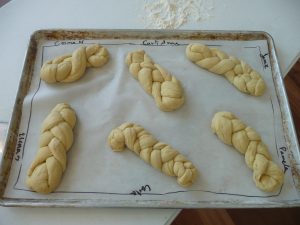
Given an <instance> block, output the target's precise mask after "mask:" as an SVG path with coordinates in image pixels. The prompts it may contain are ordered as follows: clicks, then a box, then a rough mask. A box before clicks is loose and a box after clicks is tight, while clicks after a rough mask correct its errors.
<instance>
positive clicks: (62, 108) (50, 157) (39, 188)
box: [26, 103, 76, 194]
mask: <svg viewBox="0 0 300 225" xmlns="http://www.w3.org/2000/svg"><path fill="white" fill-rule="evenodd" d="M75 123H76V115H75V112H74V111H73V109H72V108H71V107H70V106H69V105H68V104H65V103H60V104H58V105H56V106H55V107H54V108H53V110H52V111H51V112H50V114H49V115H48V116H47V118H46V119H45V120H44V122H43V124H42V134H41V137H40V144H39V145H40V147H39V150H38V152H37V154H36V156H35V159H34V160H33V162H32V163H31V165H30V167H29V170H28V173H27V180H26V183H27V186H28V187H30V188H31V189H32V190H34V191H36V192H39V193H44V194H46V193H50V192H52V191H54V190H55V189H56V187H57V186H58V185H59V183H60V180H61V177H62V174H63V172H64V171H65V169H66V164H67V151H68V150H69V149H70V148H71V146H72V143H73V131H72V129H73V128H74V126H75Z"/></svg>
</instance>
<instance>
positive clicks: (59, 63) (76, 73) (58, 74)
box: [41, 44, 109, 83]
mask: <svg viewBox="0 0 300 225" xmlns="http://www.w3.org/2000/svg"><path fill="white" fill-rule="evenodd" d="M108 60H109V53H108V51H107V49H106V48H105V47H102V46H101V45H99V44H94V45H89V46H81V47H79V48H78V49H76V50H75V51H74V52H73V54H72V55H70V54H68V55H63V56H58V57H56V58H55V59H53V60H50V61H47V62H46V63H44V65H43V66H42V69H41V79H42V80H43V81H45V82H47V83H56V82H63V83H69V82H73V81H76V80H78V79H80V78H81V77H82V76H83V74H84V73H85V70H86V68H88V67H101V66H103V65H104V64H106V63H107V62H108Z"/></svg>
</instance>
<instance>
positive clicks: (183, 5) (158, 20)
mask: <svg viewBox="0 0 300 225" xmlns="http://www.w3.org/2000/svg"><path fill="white" fill-rule="evenodd" d="M212 9H213V2H212V0H146V1H145V4H144V10H143V12H144V15H143V20H144V22H145V24H146V27H147V28H160V29H176V28H179V27H180V26H182V25H183V24H185V23H187V22H189V21H191V22H200V21H203V20H207V19H209V18H210V17H211V16H210V14H209V13H210V11H211V10H212Z"/></svg>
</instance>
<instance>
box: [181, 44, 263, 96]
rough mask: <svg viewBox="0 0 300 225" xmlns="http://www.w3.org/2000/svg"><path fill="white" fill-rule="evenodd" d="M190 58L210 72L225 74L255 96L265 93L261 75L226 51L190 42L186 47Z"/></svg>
mask: <svg viewBox="0 0 300 225" xmlns="http://www.w3.org/2000/svg"><path fill="white" fill-rule="evenodd" d="M186 55H187V58H188V59H189V60H191V61H192V62H194V63H196V64H197V65H198V66H200V67H202V68H204V69H207V70H209V71H210V72H213V73H216V74H219V75H224V76H225V77H226V78H227V79H228V80H229V81H230V82H231V83H232V84H233V85H234V86H235V87H236V88H237V89H239V90H240V91H242V92H244V93H246V94H249V95H254V96H260V95H262V94H263V93H264V91H265V89H266V85H265V82H264V80H263V79H262V77H261V75H260V74H259V73H258V72H256V71H255V70H253V69H252V68H251V67H250V66H249V65H248V64H247V63H245V62H244V61H242V60H239V59H237V58H235V57H233V56H229V55H227V54H226V53H225V52H223V51H221V50H219V49H216V48H209V47H207V46H206V45H202V44H189V45H188V46H187V48H186Z"/></svg>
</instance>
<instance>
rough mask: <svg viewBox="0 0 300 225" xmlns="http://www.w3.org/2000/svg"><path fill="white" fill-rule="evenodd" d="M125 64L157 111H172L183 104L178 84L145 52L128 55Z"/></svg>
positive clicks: (181, 92)
mask: <svg viewBox="0 0 300 225" xmlns="http://www.w3.org/2000/svg"><path fill="white" fill-rule="evenodd" d="M126 64H127V65H128V66H129V71H130V73H131V74H132V75H133V76H134V78H135V79H137V80H138V81H139V82H140V84H141V85H142V87H143V88H144V90H145V91H146V92H147V93H148V94H150V95H152V96H153V97H154V100H155V103H156V105H157V107H158V108H159V109H161V110H162V111H173V110H175V109H178V108H179V107H180V106H181V105H182V104H183V102H184V96H183V90H182V87H181V84H180V82H179V81H178V80H177V79H176V78H175V77H174V76H172V75H170V74H169V73H168V72H167V71H166V70H165V69H163V68H162V67H161V66H160V65H158V64H155V63H154V62H153V61H152V60H151V58H150V57H149V56H148V55H146V53H145V51H143V50H141V51H135V52H130V53H128V55H127V57H126Z"/></svg>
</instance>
